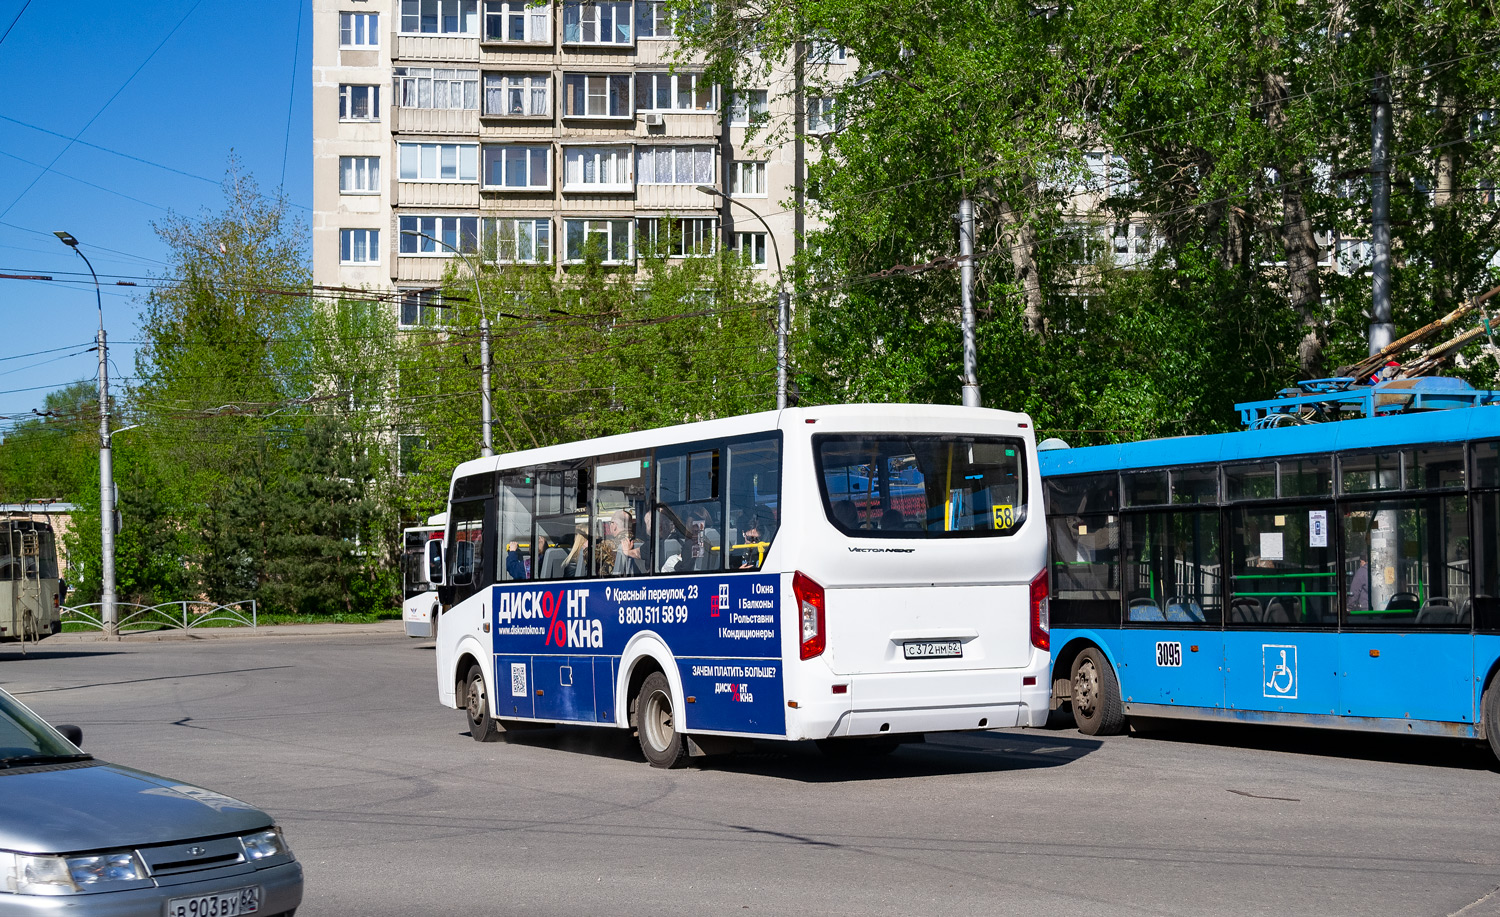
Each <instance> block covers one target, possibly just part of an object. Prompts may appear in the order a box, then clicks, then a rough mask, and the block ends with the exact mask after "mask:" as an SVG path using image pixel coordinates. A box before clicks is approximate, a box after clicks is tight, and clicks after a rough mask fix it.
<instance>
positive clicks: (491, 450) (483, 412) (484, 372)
mask: <svg viewBox="0 0 1500 917" xmlns="http://www.w3.org/2000/svg"><path fill="white" fill-rule="evenodd" d="M401 234H402V235H403V236H419V237H421V238H423V239H426V240H428V241H429V242H436V243H437V244H438V245H441V246H442V247H443V248H446V249H447V250H448V251H450V252H452V253H453V254H455V255H457V256H458V257H460V258H462V259H463V262H464V264H465V265H467V266H468V268H469V273H471V274H473V275H474V299H475V300H476V301H477V302H478V303H479V363H480V380H479V404H480V424H481V425H480V436H481V438H482V440H483V441H482V443H481V445H480V447H479V454H480V455H484V456H490V455H494V454H495V444H494V440H493V439H492V438H491V435H490V429H491V424H490V316H489V313H488V312H487V311H486V310H485V308H484V294H483V293H482V292H481V291H480V289H479V267H478V265H476V264H474V262H472V261H470V260H469V256H468V255H466V254H464V253H463V252H461V251H459V250H458V249H456V248H454V247H453V246H451V245H449V244H448V243H447V242H444V241H443V240H442V239H438V238H434V237H433V236H429V235H428V234H427V233H425V232H418V231H417V230H415V229H403V230H401ZM397 247H398V248H399V247H400V246H397Z"/></svg>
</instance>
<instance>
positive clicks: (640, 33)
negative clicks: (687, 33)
mask: <svg viewBox="0 0 1500 917" xmlns="http://www.w3.org/2000/svg"><path fill="white" fill-rule="evenodd" d="M674 18H675V17H674V16H673V15H672V14H671V13H670V12H669V11H668V10H667V0H635V40H636V41H667V40H670V39H673V38H676V37H677V26H676V23H675V22H673V19H674ZM643 24H644V25H647V26H648V28H642V27H641V26H642V25H643ZM648 33H649V34H648Z"/></svg>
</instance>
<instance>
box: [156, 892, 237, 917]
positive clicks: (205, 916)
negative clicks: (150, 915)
mask: <svg viewBox="0 0 1500 917" xmlns="http://www.w3.org/2000/svg"><path fill="white" fill-rule="evenodd" d="M258 910H260V889H259V888H258V887H256V886H253V885H252V886H250V887H249V888H237V889H235V890H234V891H230V892H219V893H217V894H213V895H198V896H196V897H193V898H173V899H171V900H170V901H168V902H167V917H240V915H241V914H253V913H255V912H256V911H258Z"/></svg>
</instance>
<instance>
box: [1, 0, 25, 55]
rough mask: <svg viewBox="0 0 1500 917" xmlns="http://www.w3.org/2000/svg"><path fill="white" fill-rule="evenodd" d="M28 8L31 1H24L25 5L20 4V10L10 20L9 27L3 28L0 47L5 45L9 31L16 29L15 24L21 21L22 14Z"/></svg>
mask: <svg viewBox="0 0 1500 917" xmlns="http://www.w3.org/2000/svg"><path fill="white" fill-rule="evenodd" d="M29 6H31V0H26V2H25V3H23V4H21V9H20V11H19V12H17V13H16V18H14V19H12V20H11V21H10V25H8V26H6V27H5V34H4V35H0V45H3V44H5V39H7V38H9V37H10V30H11V29H14V28H15V27H16V23H18V22H20V21H21V16H22V14H24V13H25V12H26V8H27V7H29Z"/></svg>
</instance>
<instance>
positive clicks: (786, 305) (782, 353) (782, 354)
mask: <svg viewBox="0 0 1500 917" xmlns="http://www.w3.org/2000/svg"><path fill="white" fill-rule="evenodd" d="M698 190H699V191H702V192H703V193H704V194H709V195H713V196H714V197H721V198H723V199H724V200H726V201H728V202H729V203H731V204H739V205H740V206H741V207H744V208H745V209H746V210H748V211H749V212H750V215H751V216H753V217H755V218H756V219H757V220H759V221H760V225H762V226H764V227H765V228H766V236H767V237H769V238H770V240H771V251H772V252H775V254H776V286H777V288H778V292H777V294H776V410H778V411H779V410H782V409H784V408H785V407H786V334H787V327H786V326H787V322H788V321H789V320H790V315H791V311H792V306H791V296H790V294H788V293H787V289H786V273H785V272H784V271H783V270H782V268H781V248H780V246H778V245H777V244H776V234H775V233H773V232H771V227H770V225H769V224H767V223H766V220H765V217H763V216H761V215H760V214H759V213H757V212H755V211H754V210H752V209H751V208H750V205H748V204H746V203H745V202H744V201H737V200H735V199H734V198H732V197H730V196H729V195H727V194H725V193H724V192H723V191H720V190H719V189H718V188H715V187H713V186H712V185H699V186H698Z"/></svg>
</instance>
